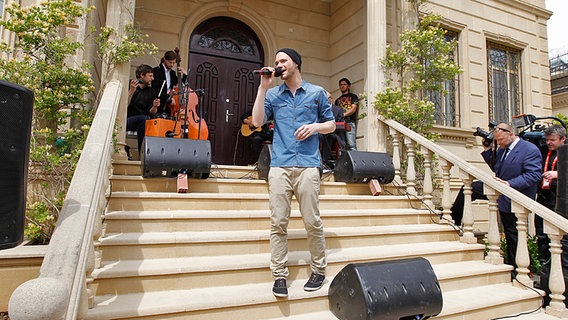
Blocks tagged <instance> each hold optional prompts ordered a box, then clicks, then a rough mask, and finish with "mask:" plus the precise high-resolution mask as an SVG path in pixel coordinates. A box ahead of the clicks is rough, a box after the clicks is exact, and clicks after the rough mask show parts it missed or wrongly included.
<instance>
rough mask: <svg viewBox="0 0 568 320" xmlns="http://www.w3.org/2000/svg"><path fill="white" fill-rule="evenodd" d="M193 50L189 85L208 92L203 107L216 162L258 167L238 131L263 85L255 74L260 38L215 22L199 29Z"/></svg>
mask: <svg viewBox="0 0 568 320" xmlns="http://www.w3.org/2000/svg"><path fill="white" fill-rule="evenodd" d="M189 48H190V50H189V60H188V61H189V63H188V67H189V74H188V76H189V78H188V79H189V85H190V86H191V87H192V89H194V90H197V89H203V90H204V95H203V98H202V103H200V105H199V108H203V110H202V112H203V119H204V120H205V121H206V123H207V127H208V129H209V140H210V141H211V152H212V157H211V158H212V162H213V163H215V164H236V165H246V164H252V163H255V162H256V159H254V157H253V154H252V148H251V143H250V141H249V139H248V138H246V137H244V136H242V135H241V134H240V129H241V123H242V122H241V115H242V114H244V113H245V112H246V111H248V110H251V109H252V107H253V104H254V100H255V97H256V92H257V88H258V85H259V81H260V79H259V76H258V75H254V74H253V70H258V69H260V68H261V67H262V66H263V56H264V54H263V50H262V47H261V46H260V43H259V41H258V38H257V37H256V35H255V33H254V32H253V31H252V30H251V29H250V28H249V27H248V26H246V25H245V24H243V23H242V22H240V21H238V20H236V19H233V18H228V17H217V18H212V19H209V20H207V21H205V22H203V23H201V24H200V25H199V26H198V27H197V28H196V29H195V31H194V33H193V34H192V36H191V38H190V46H189ZM199 111H200V110H198V112H199Z"/></svg>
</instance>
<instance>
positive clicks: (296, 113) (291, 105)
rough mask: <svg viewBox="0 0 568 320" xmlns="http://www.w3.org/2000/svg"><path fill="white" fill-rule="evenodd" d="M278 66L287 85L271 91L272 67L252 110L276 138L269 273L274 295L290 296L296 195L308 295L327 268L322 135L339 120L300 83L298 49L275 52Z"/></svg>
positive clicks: (314, 90)
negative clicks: (292, 216) (308, 270)
mask: <svg viewBox="0 0 568 320" xmlns="http://www.w3.org/2000/svg"><path fill="white" fill-rule="evenodd" d="M275 67H276V68H281V69H282V75H281V79H282V80H283V81H284V83H283V84H281V85H279V86H277V87H274V88H272V84H273V82H274V68H272V67H265V68H264V69H265V70H270V71H272V74H270V75H262V76H261V80H260V85H259V87H258V92H257V95H256V100H255V102H254V107H253V111H252V122H253V125H254V126H255V127H260V126H262V125H263V124H264V123H265V122H266V121H267V119H268V118H270V117H271V116H272V117H273V119H274V136H273V142H272V157H271V162H270V172H269V174H268V183H269V189H270V195H269V206H270V211H271V214H270V256H271V258H270V269H271V271H272V276H273V277H274V279H275V281H274V286H273V287H272V292H273V294H274V295H275V296H276V297H287V296H288V288H287V286H286V279H287V278H288V274H289V272H288V268H287V266H286V263H287V261H288V221H289V219H290V211H291V202H292V195H295V196H296V199H297V201H298V203H299V207H300V213H301V215H302V219H303V221H304V227H305V229H306V232H307V236H308V247H309V251H310V255H311V276H310V278H309V280H308V281H307V282H306V284H305V285H304V290H306V291H315V290H318V289H319V288H321V287H322V285H323V281H324V279H325V268H326V266H327V262H326V256H325V237H324V233H323V222H322V220H321V217H320V212H319V190H320V176H319V170H320V166H321V159H320V154H319V137H318V135H319V134H327V133H331V132H333V131H334V130H335V120H334V118H333V113H332V112H331V105H330V103H329V101H328V99H327V96H326V91H325V89H323V88H322V87H319V86H316V85H313V84H310V83H308V82H306V81H304V80H303V79H302V74H301V68H302V57H301V56H300V54H299V53H298V52H296V50H294V49H291V48H283V49H280V50H278V51H277V52H276V61H275Z"/></svg>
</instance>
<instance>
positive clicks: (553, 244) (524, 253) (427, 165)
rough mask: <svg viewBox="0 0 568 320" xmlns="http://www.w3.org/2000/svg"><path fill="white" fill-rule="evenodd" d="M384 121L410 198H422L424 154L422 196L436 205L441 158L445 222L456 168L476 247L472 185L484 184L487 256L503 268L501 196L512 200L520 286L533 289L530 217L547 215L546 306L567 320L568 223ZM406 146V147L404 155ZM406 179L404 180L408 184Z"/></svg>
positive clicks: (467, 235) (467, 238) (466, 235)
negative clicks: (567, 242) (420, 169)
mask: <svg viewBox="0 0 568 320" xmlns="http://www.w3.org/2000/svg"><path fill="white" fill-rule="evenodd" d="M379 123H380V125H381V126H383V128H381V130H379V132H382V133H384V136H383V137H381V138H382V139H383V140H382V141H387V140H390V143H391V147H392V157H393V164H394V167H395V180H394V181H395V183H399V184H400V185H403V186H405V187H406V191H407V193H409V194H414V195H416V194H417V193H418V192H417V190H416V185H417V183H416V182H417V181H416V169H415V167H414V158H415V157H416V152H417V150H418V149H419V151H420V152H421V153H422V155H423V156H424V174H423V181H421V182H422V190H421V194H420V196H421V197H422V198H423V201H424V203H425V204H426V205H430V207H432V206H431V205H432V193H433V191H434V190H433V186H432V168H431V166H432V161H431V158H432V155H434V154H435V155H436V157H437V158H438V161H439V164H440V168H441V170H442V185H443V187H442V208H443V210H442V212H441V215H442V218H441V219H440V222H442V223H443V222H445V221H450V220H452V217H451V215H450V213H451V211H450V208H451V206H452V200H453V199H452V198H451V191H450V170H451V169H452V167H454V166H455V167H457V168H458V170H459V174H460V178H461V180H462V181H463V184H464V195H465V203H464V213H463V219H462V222H463V235H462V236H461V241H462V242H466V243H475V242H476V241H477V239H476V237H475V236H474V234H473V222H474V218H473V212H472V206H471V201H472V200H471V194H472V190H471V184H472V182H473V180H481V181H483V183H484V193H485V195H486V196H487V198H488V199H489V230H488V234H487V239H488V242H489V244H488V249H489V252H488V254H487V256H486V258H485V260H486V262H487V263H491V264H502V263H503V258H502V257H501V255H500V253H499V247H500V246H499V245H500V236H499V228H498V222H497V203H496V202H497V198H498V197H499V195H501V194H502V195H505V196H507V197H509V198H510V199H511V205H512V211H513V212H514V213H515V215H516V217H517V219H518V221H517V230H518V233H519V235H518V246H517V254H516V261H515V262H516V263H517V269H516V271H517V277H516V278H517V280H518V282H519V283H520V284H519V283H517V282H515V284H516V285H518V286H519V287H523V288H527V287H532V286H533V283H532V280H531V279H530V277H529V264H530V258H529V250H528V246H527V228H528V216H529V213H531V212H532V213H534V214H536V215H539V216H540V217H542V218H543V219H544V221H545V232H546V233H547V234H548V236H549V237H550V252H551V271H550V281H549V288H550V290H551V292H552V293H551V295H550V298H551V302H550V305H549V306H548V307H547V308H546V312H547V313H549V314H551V315H554V316H557V317H562V318H564V317H566V316H567V315H568V312H567V310H566V308H565V306H564V302H563V301H564V296H563V292H564V289H565V288H564V278H563V274H562V266H561V254H562V247H561V245H560V240H561V238H562V236H563V235H565V234H566V233H568V220H567V219H565V218H564V217H562V216H560V215H559V214H557V213H556V212H554V211H552V210H549V209H548V208H546V207H544V206H542V205H540V204H539V203H537V202H536V201H534V200H532V199H530V198H528V197H526V196H525V195H523V194H522V193H520V192H518V191H516V190H515V189H513V188H511V187H509V186H507V185H505V184H502V183H500V182H498V181H496V180H495V179H494V178H493V176H492V175H490V174H488V173H486V172H484V171H482V170H480V169H478V168H475V167H474V166H472V165H471V164H469V163H468V162H466V161H465V160H463V159H461V158H459V157H457V156H456V155H454V154H453V153H451V152H449V151H447V150H445V149H444V148H442V147H440V146H438V145H436V144H435V143H433V142H431V141H429V140H428V139H426V138H424V137H423V136H421V135H419V134H417V133H416V132H414V131H412V130H410V129H408V128H407V127H405V126H403V125H401V124H400V123H398V122H396V121H394V120H385V119H383V118H380V119H379ZM402 145H404V146H405V152H404V156H405V158H404V159H402V158H401V156H402V155H403V153H402V152H401V150H402ZM404 160H406V162H407V166H406V172H405V173H404V174H402V173H401V162H402V161H404ZM402 176H404V181H402V178H401V177H402Z"/></svg>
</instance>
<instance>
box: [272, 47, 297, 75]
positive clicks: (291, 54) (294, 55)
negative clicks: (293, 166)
mask: <svg viewBox="0 0 568 320" xmlns="http://www.w3.org/2000/svg"><path fill="white" fill-rule="evenodd" d="M278 52H284V53H285V54H287V55H288V56H289V57H290V59H292V61H294V62H295V63H296V64H297V65H298V70H300V71H302V56H301V55H300V54H299V53H298V51H296V50H294V49H292V48H282V49H280V50H278V51H276V53H278Z"/></svg>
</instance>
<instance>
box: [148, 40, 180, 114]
mask: <svg viewBox="0 0 568 320" xmlns="http://www.w3.org/2000/svg"><path fill="white" fill-rule="evenodd" d="M177 62H178V54H177V53H176V52H175V51H172V50H170V51H166V52H165V53H164V56H163V57H162V59H161V62H160V65H158V66H157V67H155V68H154V81H152V87H153V88H154V90H155V91H156V94H158V95H159V98H160V107H159V108H158V112H157V114H159V115H161V114H165V115H166V116H170V110H169V103H170V101H171V100H172V99H171V98H172V92H174V91H175V88H176V87H177V85H178V76H177V74H176V70H174V66H176V64H177V72H179V73H180V74H181V77H182V80H181V81H182V83H183V82H185V81H186V78H187V72H186V71H185V69H183V68H182V67H181V66H179V64H178V63H177Z"/></svg>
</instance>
